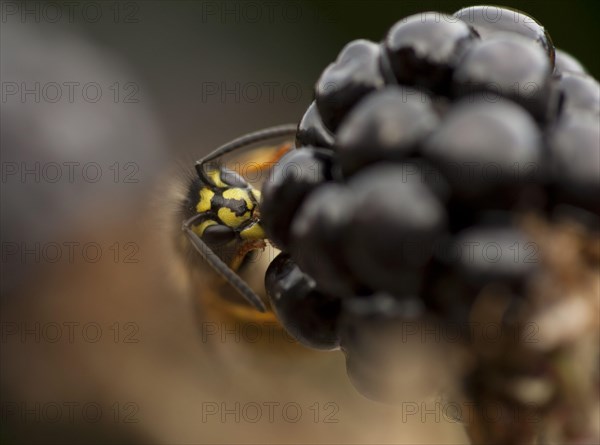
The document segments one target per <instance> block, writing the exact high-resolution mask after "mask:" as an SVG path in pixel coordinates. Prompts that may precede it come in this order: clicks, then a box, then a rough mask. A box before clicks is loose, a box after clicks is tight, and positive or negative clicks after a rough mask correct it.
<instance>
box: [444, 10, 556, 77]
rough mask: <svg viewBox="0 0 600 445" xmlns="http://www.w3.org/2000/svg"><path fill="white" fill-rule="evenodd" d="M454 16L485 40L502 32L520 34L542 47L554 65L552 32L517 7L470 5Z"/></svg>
mask: <svg viewBox="0 0 600 445" xmlns="http://www.w3.org/2000/svg"><path fill="white" fill-rule="evenodd" d="M454 17H456V18H459V19H460V20H462V21H463V22H465V23H467V24H468V25H470V26H472V27H473V28H474V29H475V31H477V33H478V34H479V36H480V37H481V38H482V39H483V40H487V39H488V38H490V37H494V36H496V35H497V34H500V33H509V34H518V35H520V36H523V37H525V38H527V39H528V40H530V41H532V42H535V43H536V44H537V45H539V46H540V48H542V49H543V50H544V51H545V53H546V55H547V56H548V60H549V61H550V64H551V65H552V66H554V45H553V44H552V39H551V38H550V34H549V33H548V32H547V31H546V29H545V28H544V27H543V26H542V25H541V24H540V23H539V22H538V21H536V20H535V19H534V18H532V17H530V16H528V15H527V14H525V13H523V12H521V11H517V10H515V9H508V8H501V7H498V6H489V5H485V6H470V7H467V8H463V9H461V10H459V11H457V12H455V13H454Z"/></svg>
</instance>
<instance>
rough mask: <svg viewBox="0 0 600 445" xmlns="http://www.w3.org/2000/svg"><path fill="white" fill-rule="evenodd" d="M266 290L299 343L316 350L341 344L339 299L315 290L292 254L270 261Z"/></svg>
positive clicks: (287, 328)
mask: <svg viewBox="0 0 600 445" xmlns="http://www.w3.org/2000/svg"><path fill="white" fill-rule="evenodd" d="M265 289H266V290H267V295H268V296H269V300H270V302H271V306H272V308H273V310H274V311H275V314H276V315H277V318H278V319H279V321H280V322H281V324H282V325H283V327H284V328H285V329H286V330H287V332H288V333H289V334H290V335H291V336H292V337H294V338H295V339H296V340H298V342H300V343H301V344H303V345H305V346H307V347H309V348H314V349H336V348H337V347H338V346H339V338H338V332H337V331H338V329H337V324H338V319H339V315H340V310H341V302H340V300H339V299H338V298H335V297H331V296H328V295H326V294H323V293H321V292H319V291H318V290H316V289H315V286H314V281H313V280H312V279H310V278H309V277H308V276H307V275H306V274H304V273H303V272H302V271H301V270H300V269H299V268H298V266H297V265H296V264H295V263H294V262H293V260H292V259H291V258H290V257H289V255H287V254H284V253H281V254H279V255H278V256H277V257H276V258H275V259H274V260H273V261H272V262H271V264H270V265H269V268H268V269H267V273H266V275H265Z"/></svg>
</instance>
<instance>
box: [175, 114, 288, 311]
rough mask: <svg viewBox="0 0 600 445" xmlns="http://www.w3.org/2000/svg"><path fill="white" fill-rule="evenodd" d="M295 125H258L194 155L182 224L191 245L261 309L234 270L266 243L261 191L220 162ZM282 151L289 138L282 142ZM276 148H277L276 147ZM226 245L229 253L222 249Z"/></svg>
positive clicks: (263, 142) (278, 136) (285, 133)
mask: <svg viewBox="0 0 600 445" xmlns="http://www.w3.org/2000/svg"><path fill="white" fill-rule="evenodd" d="M295 133H296V125H281V126H277V127H271V128H267V129H264V130H259V131H256V132H253V133H249V134H246V135H244V136H241V137H239V138H237V139H235V140H233V141H231V142H228V143H227V144H225V145H222V146H221V147H218V148H217V149H216V150H214V151H212V152H211V153H209V154H208V155H207V156H205V157H203V158H201V159H199V160H198V161H196V164H195V169H196V173H197V176H198V177H197V179H195V180H194V181H193V182H192V185H191V186H190V191H189V195H188V203H187V204H188V206H187V211H186V216H187V218H186V219H185V220H184V222H183V224H182V230H183V232H184V233H185V234H186V235H187V237H188V239H189V241H190V243H191V244H192V246H193V247H194V248H195V250H196V251H197V252H198V253H199V254H200V255H201V256H202V257H203V258H204V259H205V260H206V262H207V263H208V264H209V265H210V266H211V267H212V268H213V269H214V270H215V271H216V272H217V273H219V274H220V275H221V276H222V277H223V278H224V279H225V280H226V281H227V282H228V283H229V284H230V285H231V286H232V287H233V288H234V289H236V290H237V291H238V292H239V294H240V295H241V296H242V297H243V298H244V299H245V300H246V302H248V303H249V304H250V305H252V306H253V307H254V308H256V309H257V310H258V311H260V312H265V311H266V306H265V304H264V303H263V301H262V299H261V298H260V297H259V296H258V295H257V294H256V292H255V291H254V290H252V288H251V287H250V286H249V285H248V283H246V282H245V281H244V280H243V279H242V278H241V277H240V276H239V275H238V274H237V273H236V272H235V270H237V269H238V268H239V267H240V265H241V263H242V262H243V260H244V258H245V257H246V255H247V254H248V253H249V252H251V251H253V250H255V249H258V248H261V247H264V246H265V242H264V240H265V238H266V235H265V233H264V231H263V229H262V226H261V222H260V210H259V203H260V192H259V191H258V190H257V189H255V188H254V187H253V186H252V185H251V184H250V183H249V182H248V181H246V180H245V179H244V178H243V176H242V175H241V174H239V173H237V172H235V171H233V170H230V169H228V168H226V167H225V166H224V164H223V163H222V162H221V159H222V157H223V156H225V155H227V154H231V153H235V152H238V151H241V150H244V149H248V147H250V146H252V145H256V144H259V143H262V144H263V145H267V144H268V143H269V141H272V140H275V139H281V138H283V137H293V136H294V135H295ZM282 147H283V148H284V149H285V151H287V150H288V149H289V148H290V147H291V144H286V146H285V147H284V146H282ZM278 152H279V153H281V149H280V150H279V151H278ZM224 247H228V248H229V251H230V253H231V252H232V254H229V255H225V256H224V255H223V254H222V253H221V252H222V251H223V248H224Z"/></svg>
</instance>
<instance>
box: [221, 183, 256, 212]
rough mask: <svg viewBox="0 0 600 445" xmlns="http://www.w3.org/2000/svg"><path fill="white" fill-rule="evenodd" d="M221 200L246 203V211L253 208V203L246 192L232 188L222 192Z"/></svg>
mask: <svg viewBox="0 0 600 445" xmlns="http://www.w3.org/2000/svg"><path fill="white" fill-rule="evenodd" d="M223 198H225V199H237V200H244V201H246V207H247V209H248V210H252V209H253V208H254V203H253V202H252V200H251V199H250V196H248V190H245V189H241V188H237V187H232V188H230V189H227V190H225V191H224V192H223Z"/></svg>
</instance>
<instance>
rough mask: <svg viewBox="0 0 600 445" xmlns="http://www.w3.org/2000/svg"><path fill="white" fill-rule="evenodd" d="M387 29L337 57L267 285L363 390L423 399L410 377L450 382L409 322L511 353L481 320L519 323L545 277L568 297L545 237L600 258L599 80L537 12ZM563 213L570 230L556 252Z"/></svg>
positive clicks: (434, 19) (270, 202)
mask: <svg viewBox="0 0 600 445" xmlns="http://www.w3.org/2000/svg"><path fill="white" fill-rule="evenodd" d="M381 35H382V36H383V39H382V41H381V42H380V43H374V42H370V41H367V40H355V41H353V42H350V43H349V44H348V45H346V46H345V47H343V49H342V50H341V52H340V54H339V55H338V56H337V59H336V60H334V61H333V62H332V63H331V64H330V65H328V66H327V67H326V68H325V69H324V71H323V73H322V74H321V76H320V78H319V80H318V81H317V83H316V87H315V97H314V101H313V102H312V103H311V104H310V105H308V109H307V110H306V112H305V113H304V115H303V116H302V118H301V121H300V123H299V125H298V133H297V138H296V145H297V146H296V150H294V151H292V152H291V153H289V154H288V155H286V156H285V157H284V158H283V159H282V160H281V161H280V162H279V163H278V165H276V167H275V168H274V170H273V172H272V178H271V181H269V182H268V183H265V184H264V186H263V197H262V202H261V206H260V210H261V218H262V219H263V220H264V226H265V231H266V232H267V235H268V238H269V240H271V241H272V242H273V243H274V244H275V245H276V247H278V248H279V249H281V250H282V251H283V252H284V253H283V254H281V255H280V256H279V257H278V258H277V259H276V260H275V262H274V263H273V264H272V265H271V266H270V268H269V270H268V273H267V282H266V285H267V290H268V293H269V295H270V298H271V302H272V306H273V308H274V310H275V312H276V313H277V315H278V317H279V318H280V320H281V321H282V324H283V325H284V326H291V325H298V326H301V327H302V329H300V330H299V333H297V334H296V338H298V340H299V341H301V342H302V343H304V344H306V345H309V346H311V347H317V348H322V349H329V348H332V347H335V346H336V345H338V344H339V345H340V346H341V349H342V350H343V352H344V354H345V356H346V369H347V373H348V375H349V378H350V380H351V382H352V383H353V384H354V385H355V386H356V387H357V389H358V390H359V391H360V392H361V393H362V394H364V395H365V396H366V397H369V398H372V399H375V400H381V401H385V402H397V401H402V400H406V399H405V397H409V398H410V397H414V396H410V395H407V394H411V393H410V389H411V388H407V385H404V384H403V380H402V379H403V377H404V375H405V374H406V373H414V374H411V375H419V376H425V379H426V380H427V379H428V380H429V381H434V380H435V381H437V377H433V376H429V374H426V372H425V370H427V371H429V370H431V369H435V368H436V366H438V367H439V365H434V364H431V363H430V362H427V361H425V362H419V360H421V359H423V357H422V356H421V355H420V351H421V350H422V347H423V348H424V346H423V345H422V344H419V346H418V347H415V348H412V346H410V345H409V344H408V343H407V342H406V341H403V340H402V338H401V333H402V329H403V327H406V326H413V327H417V329H432V330H433V331H434V332H438V330H440V329H442V328H443V327H448V326H450V325H454V327H456V328H457V330H458V332H459V333H460V334H461V340H460V342H459V343H460V346H461V348H466V350H467V351H468V352H469V353H472V354H474V357H476V359H477V360H479V359H482V357H483V358H485V359H487V358H488V356H487V355H486V354H488V353H489V354H492V353H493V352H494V351H495V349H494V348H492V347H490V348H487V349H489V350H486V348H485V345H484V347H483V348H482V347H481V345H478V347H479V348H480V349H477V348H476V347H475V346H474V344H473V343H471V342H473V341H475V339H474V336H473V333H472V332H471V331H470V329H469V327H470V324H471V323H472V321H473V319H474V317H477V316H481V317H491V323H494V326H499V327H501V328H504V327H506V326H508V325H511V323H513V325H511V326H514V320H519V317H527V316H529V312H527V311H530V310H537V308H538V306H537V305H539V306H544V305H540V304H539V301H538V300H536V299H535V298H532V297H531V294H530V292H532V291H531V290H532V289H538V288H540V289H542V291H538V292H541V293H542V294H544V297H539V295H537V298H545V297H546V296H547V295H549V294H551V293H552V292H553V291H554V289H553V286H552V285H550V284H548V282H547V281H546V280H547V279H548V275H547V274H548V268H550V269H552V268H554V269H556V270H559V271H560V273H559V274H558V275H560V276H561V277H562V278H565V277H567V275H568V274H565V275H564V276H563V274H562V271H563V269H565V268H567V267H568V266H566V262H565V263H561V261H562V260H563V259H562V258H559V260H556V259H555V261H556V263H552V264H551V262H549V261H548V260H547V258H548V257H547V255H548V253H549V252H548V249H547V250H546V251H545V250H544V248H543V245H544V243H540V242H539V241H540V239H541V240H542V241H545V242H546V248H547V246H548V245H551V248H550V249H549V251H550V254H555V255H556V252H559V255H558V256H559V257H560V256H561V255H560V254H561V253H562V250H563V248H565V244H563V243H565V242H566V241H565V239H566V238H569V237H571V238H570V239H571V240H572V239H577V240H578V241H576V242H577V243H580V242H581V246H580V245H579V244H577V246H578V247H577V249H579V250H577V251H578V252H580V251H581V252H584V251H585V252H586V253H585V255H588V256H590V255H592V254H590V253H589V252H588V250H590V251H593V250H594V247H592V245H594V244H593V242H590V239H589V238H585V237H586V236H591V237H592V238H591V241H594V240H597V234H598V233H599V232H600V223H599V221H600V204H598V203H599V202H600V201H599V200H598V196H600V124H599V116H600V110H599V109H600V88H599V86H598V81H597V80H596V79H594V78H593V77H592V76H590V75H589V74H587V73H586V72H585V70H584V68H583V65H582V64H581V63H580V62H579V61H577V60H576V59H575V58H574V57H573V56H571V55H569V54H568V53H566V52H564V51H560V50H555V48H554V46H553V43H552V40H551V38H550V36H549V34H548V32H547V30H546V29H545V28H544V27H543V26H542V25H541V24H540V23H539V22H537V21H536V20H534V19H533V18H531V17H529V16H527V15H526V14H525V13H522V12H519V11H514V10H510V9H507V8H501V7H496V6H476V7H469V8H465V9H462V10H460V11H458V12H457V13H455V14H454V15H453V16H448V15H446V14H442V13H435V12H424V13H422V14H416V15H413V16H410V17H407V18H405V19H401V20H399V21H398V22H397V23H396V24H394V25H393V26H392V27H391V28H390V29H389V30H388V31H387V32H385V31H384V32H382V34H381ZM292 172H297V173H298V174H291V173H292ZM286 173H287V174H286ZM563 224H564V225H565V227H568V229H567V231H569V233H570V235H569V236H567V237H566V238H565V237H557V238H556V246H555V245H554V240H555V238H554V233H553V230H556V227H558V226H560V227H561V228H562V227H563V226H562V225H563ZM575 234H576V235H575ZM590 234H591V235H590ZM594 236H595V237H596V238H593V237H594ZM577 237H582V238H581V239H583V240H585V241H581V239H580V238H577ZM548 240H550V241H548ZM572 242H575V241H572ZM565 257H566V258H571V257H567V256H566V254H565ZM569 261H570V260H569ZM567 262H568V261H567ZM577 267H579V266H577ZM554 269H553V272H555V270H554ZM571 272H572V273H574V274H577V273H579V269H577V271H576V272H573V271H571ZM573 276H575V275H573ZM569 277H570V275H569ZM568 280H571V281H570V282H572V283H575V282H577V283H579V281H578V280H579V279H573V278H568ZM577 285H579V284H577ZM536 286H537V287H536ZM578 289H580V288H578ZM577 292H579V290H577ZM577 292H575V294H576V293H577ZM568 293H569V292H568V291H565V292H562V291H561V295H562V294H565V295H567V294H568ZM556 299H557V300H558V299H559V298H558V297H556ZM482 301H484V303H482ZM552 304H554V302H553V303H552ZM486 305H488V306H486ZM325 308H328V309H325ZM332 308H335V309H332ZM482 308H483V309H486V310H483V309H482ZM487 309H490V310H489V311H488V310H487ZM544 309H545V307H544ZM311 311H312V312H311ZM502 311H504V312H502ZM520 320H521V321H523V319H520ZM525 320H526V321H527V320H529V321H530V319H529V318H525ZM320 323H322V326H321V325H320ZM431 323H433V326H435V327H431ZM333 331H335V332H336V334H335V335H334V334H333ZM315 336H316V337H315ZM399 338H400V339H399ZM446 346H448V345H446ZM503 346H506V345H503ZM442 349H444V348H442ZM482 349H483V350H482ZM507 351H508V352H510V351H512V349H511V347H506V348H504V349H502V353H505V352H507ZM521 352H522V351H521ZM433 355H434V356H440V355H443V354H442V352H441V351H440V350H436V352H435V353H434V354H433ZM523 356H528V354H523ZM415 363H420V365H419V366H420V368H419V367H417V368H411V365H413V364H415ZM515 363H516V362H511V366H512V365H514V364H515ZM472 364H473V363H472ZM473 365H474V366H475V367H477V366H479V365H480V364H479V363H475V364H473ZM415 366H416V365H415ZM415 369H417V370H416V371H415ZM542 369H543V366H542V367H540V368H539V369H536V372H537V371H539V372H542V371H541V370H542ZM494 372H497V373H498V374H497V375H501V376H502V378H507V379H508V378H512V377H510V373H511V372H515V373H516V374H518V371H515V370H513V369H512V368H511V369H510V371H509V370H507V369H504V368H503V369H494ZM494 375H496V374H494ZM507 375H509V377H507ZM536 378H537V377H536ZM492 380H493V379H491V380H490V381H492ZM411 381H416V379H415V380H411ZM505 386H506V387H508V386H510V385H508V384H507V385H505ZM411 400H412V399H411ZM503 400H504V399H503ZM509 442H510V441H507V442H506V443H509ZM498 443H501V441H500V442H498Z"/></svg>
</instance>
